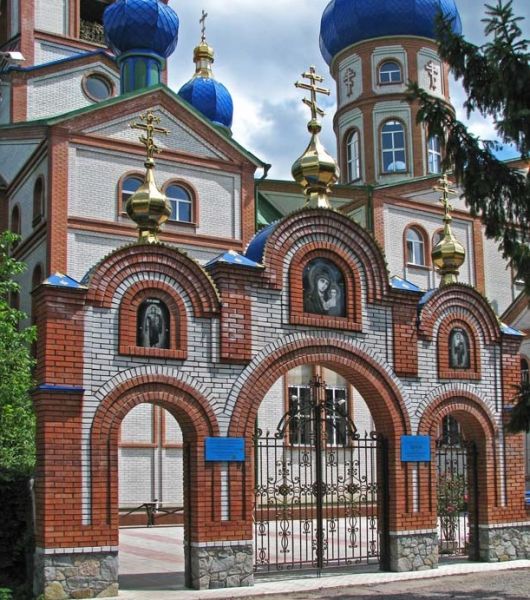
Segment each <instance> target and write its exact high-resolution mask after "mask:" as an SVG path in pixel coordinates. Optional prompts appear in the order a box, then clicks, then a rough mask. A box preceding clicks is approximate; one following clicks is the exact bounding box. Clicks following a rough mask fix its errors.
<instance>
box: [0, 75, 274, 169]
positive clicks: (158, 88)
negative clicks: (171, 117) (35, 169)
mask: <svg viewBox="0 0 530 600" xmlns="http://www.w3.org/2000/svg"><path fill="white" fill-rule="evenodd" d="M157 92H161V93H163V94H166V95H167V96H169V97H170V98H171V99H172V100H174V101H175V102H177V103H178V104H180V105H181V106H182V107H184V108H185V109H186V110H188V111H190V112H191V113H193V114H194V116H195V117H196V118H198V119H199V120H200V121H202V122H203V123H204V124H206V125H207V126H208V127H209V128H210V129H212V130H213V131H215V132H216V133H217V134H218V135H220V136H221V137H222V138H223V139H224V140H225V141H226V143H227V144H229V145H230V146H233V147H234V148H235V149H236V150H237V151H238V152H239V153H240V154H242V155H243V156H245V157H246V158H247V159H248V160H249V161H250V162H251V163H253V164H254V165H256V166H257V167H260V168H263V167H265V166H266V163H265V162H263V161H262V160H260V159H259V158H258V157H257V156H256V155H254V154H252V152H250V151H249V150H247V149H246V148H244V147H243V146H241V144H239V143H238V142H236V141H235V140H234V139H233V138H232V137H231V136H230V135H229V133H228V132H227V130H226V127H220V126H218V125H215V124H214V123H212V122H211V121H210V120H209V119H208V118H206V117H205V116H204V115H203V114H202V113H201V112H199V111H198V110H197V109H196V108H194V107H193V106H192V105H191V104H189V102H186V101H185V100H183V99H182V98H181V97H180V96H178V94H175V92H173V90H171V88H169V87H168V86H167V85H165V84H164V83H159V84H157V85H154V86H151V87H149V88H143V89H141V90H134V91H133V92H129V93H127V94H121V95H119V96H114V97H113V98H109V99H108V100H103V101H101V102H97V103H95V104H91V105H89V106H84V107H83V108H78V109H76V110H73V111H70V112H67V113H63V114H60V115H55V116H53V117H48V118H44V119H35V120H33V121H21V122H17V123H10V124H7V125H0V131H1V132H2V134H3V136H4V137H5V136H6V133H5V132H6V131H9V130H17V129H19V128H26V127H27V128H33V127H50V126H53V125H57V124H59V123H62V122H65V121H68V120H70V119H74V118H76V117H78V116H81V115H86V114H90V113H92V112H97V111H99V110H102V109H104V108H107V107H109V106H114V105H116V104H119V103H120V102H127V101H129V100H131V99H133V98H140V97H142V96H145V97H146V98H147V100H148V101H149V105H150V106H152V105H153V102H154V101H155V100H154V98H155V96H156V93H157Z"/></svg>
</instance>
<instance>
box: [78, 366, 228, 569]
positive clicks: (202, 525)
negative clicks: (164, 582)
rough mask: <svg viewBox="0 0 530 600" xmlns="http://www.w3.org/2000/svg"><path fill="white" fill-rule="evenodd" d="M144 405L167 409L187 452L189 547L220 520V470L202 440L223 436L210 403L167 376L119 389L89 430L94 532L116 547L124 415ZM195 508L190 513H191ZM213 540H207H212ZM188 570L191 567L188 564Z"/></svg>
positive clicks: (128, 383)
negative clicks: (101, 532) (207, 458)
mask: <svg viewBox="0 0 530 600" xmlns="http://www.w3.org/2000/svg"><path fill="white" fill-rule="evenodd" d="M141 403H152V404H156V405H158V406H161V407H163V408H164V409H166V410H167V411H168V412H170V413H171V415H172V416H173V417H174V418H175V419H176V420H177V421H178V423H179V425H180V428H181V430H182V436H183V440H184V443H185V445H186V448H187V452H186V454H187V455H186V457H185V461H184V481H185V485H184V512H185V515H184V522H185V539H186V540H187V542H188V543H193V542H194V541H200V540H201V539H202V538H203V537H204V535H205V534H206V535H208V533H209V532H210V530H211V528H212V525H213V523H214V522H216V521H219V520H220V514H219V507H218V503H216V502H215V498H216V497H218V496H219V494H220V490H219V489H218V488H219V485H220V484H219V473H218V467H217V466H207V465H206V464H205V462H204V460H203V455H204V438H205V437H207V436H215V435H219V428H218V424H217V419H216V416H215V414H214V412H213V410H212V408H211V407H210V405H209V403H208V401H207V399H206V398H205V397H204V396H202V395H201V394H200V393H199V392H197V390H195V389H193V388H192V387H191V386H190V385H188V384H186V383H184V382H181V381H178V380H177V379H174V378H171V377H167V376H163V375H143V376H139V377H135V378H133V379H131V380H129V381H126V382H124V383H123V384H121V385H119V386H118V387H116V388H115V389H114V390H113V391H112V392H111V393H109V394H108V395H107V396H106V397H105V399H104V400H103V401H102V402H101V404H100V406H99V407H98V410H97V412H96V415H95V417H94V420H93V424H92V431H91V438H90V439H91V474H92V480H91V484H92V493H91V498H92V506H91V516H92V527H93V528H96V529H98V530H106V531H107V537H108V539H110V540H112V544H114V545H117V544H118V521H119V516H118V437H119V428H120V425H121V422H122V420H123V418H124V417H125V415H126V414H127V413H128V412H129V411H130V410H131V409H132V408H134V407H135V406H137V405H138V404H141ZM191 507H193V509H192V510H190V508H191ZM208 539H209V538H208ZM187 571H189V565H187Z"/></svg>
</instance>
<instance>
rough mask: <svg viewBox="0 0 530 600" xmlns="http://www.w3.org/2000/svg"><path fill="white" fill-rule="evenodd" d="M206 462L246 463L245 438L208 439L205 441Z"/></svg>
mask: <svg viewBox="0 0 530 600" xmlns="http://www.w3.org/2000/svg"><path fill="white" fill-rule="evenodd" d="M204 460H205V461H208V462H212V461H216V462H244V460H245V438H239V437H238V438H236V437H232V438H231V437H207V438H205V440H204Z"/></svg>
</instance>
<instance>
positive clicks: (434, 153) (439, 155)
mask: <svg viewBox="0 0 530 600" xmlns="http://www.w3.org/2000/svg"><path fill="white" fill-rule="evenodd" d="M434 140H436V141H437V142H438V144H439V149H438V150H435V149H433V148H431V142H432V141H434ZM442 153H443V144H442V141H441V140H440V136H438V135H431V136H429V137H428V138H427V173H428V174H429V175H440V174H441V172H442ZM432 157H437V160H438V161H439V162H438V170H437V171H433V170H431V158H432ZM433 162H434V159H433Z"/></svg>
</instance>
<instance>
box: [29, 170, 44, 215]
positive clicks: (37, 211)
mask: <svg viewBox="0 0 530 600" xmlns="http://www.w3.org/2000/svg"><path fill="white" fill-rule="evenodd" d="M39 185H40V193H39V195H38V196H37V186H39ZM45 199H46V183H45V179H44V175H39V176H38V177H37V179H36V181H35V185H34V186H33V217H32V220H31V225H32V227H35V226H36V225H38V224H39V223H40V222H41V221H42V220H43V218H44V214H45Z"/></svg>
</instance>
